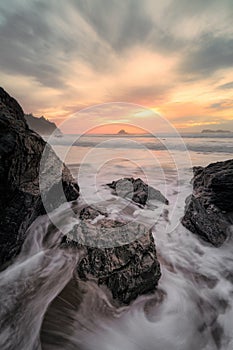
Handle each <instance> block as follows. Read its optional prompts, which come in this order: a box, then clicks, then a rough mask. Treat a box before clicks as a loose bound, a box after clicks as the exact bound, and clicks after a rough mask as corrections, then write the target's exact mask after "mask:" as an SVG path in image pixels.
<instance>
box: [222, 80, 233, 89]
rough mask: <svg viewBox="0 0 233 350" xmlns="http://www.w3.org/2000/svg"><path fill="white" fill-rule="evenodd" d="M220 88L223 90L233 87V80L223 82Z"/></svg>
mask: <svg viewBox="0 0 233 350" xmlns="http://www.w3.org/2000/svg"><path fill="white" fill-rule="evenodd" d="M218 89H221V90H225V89H233V81H231V82H230V83H226V84H223V85H219V86H218Z"/></svg>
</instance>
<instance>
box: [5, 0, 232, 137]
mask: <svg viewBox="0 0 233 350" xmlns="http://www.w3.org/2000/svg"><path fill="white" fill-rule="evenodd" d="M232 18H233V1H232V0H193V1H191V0H163V1H156V0H63V1H62V0H2V1H0V41H1V47H0V65H1V68H0V81H1V83H0V85H1V86H2V87H4V88H5V89H6V90H7V91H8V92H9V93H10V94H11V95H13V96H14V97H15V98H16V99H17V100H18V101H19V102H20V104H21V105H22V106H23V108H24V110H25V112H26V113H29V112H32V113H33V114H34V115H36V116H41V115H44V116H45V117H46V118H49V119H50V120H52V121H55V122H56V123H57V124H58V125H59V123H61V122H62V121H64V120H65V119H66V118H69V117H70V116H71V115H72V114H73V113H76V112H77V111H79V110H81V109H83V108H86V107H90V106H92V105H97V104H102V103H108V105H107V106H108V116H109V117H108V118H109V122H111V120H113V121H114V118H113V114H114V113H113V114H112V113H111V104H109V103H110V102H125V103H127V102H129V103H135V104H137V105H142V106H145V107H146V108H150V109H151V110H152V111H155V112H156V113H159V114H161V115H162V116H164V117H165V118H167V119H168V120H169V121H170V122H171V123H172V124H173V125H174V126H175V127H176V128H178V130H180V131H185V132H192V131H200V130H202V129H206V128H212V129H220V128H221V129H230V130H232V131H233V25H232ZM114 106H115V104H114ZM119 111H120V109H119ZM119 113H120V112H119ZM119 113H118V117H117V118H118V119H119V120H120V119H121V118H122V119H124V120H125V121H127V122H130V123H132V124H134V121H135V113H132V115H128V116H126V115H125V111H124V115H122V116H121V115H120V114H119ZM95 118H96V124H98V123H100V124H101V122H102V121H101V116H100V115H98V113H96V114H95ZM98 118H99V119H98ZM141 118H142V119H143V120H145V125H146V124H147V122H148V120H149V119H148V116H147V114H146V113H145V115H141ZM149 118H150V117H149ZM147 119H148V120H147ZM87 120H88V113H84V114H83V118H82V121H81V123H82V126H84V127H88V122H87ZM104 122H107V119H105V120H104ZM148 123H149V122H148ZM150 123H152V120H150ZM150 125H151V124H150ZM77 131H79V130H78V129H77Z"/></svg>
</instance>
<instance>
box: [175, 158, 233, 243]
mask: <svg viewBox="0 0 233 350" xmlns="http://www.w3.org/2000/svg"><path fill="white" fill-rule="evenodd" d="M193 171H194V178H193V180H192V182H193V194H192V195H191V196H190V197H189V198H187V200H186V209H185V215H184V217H183V219H182V223H183V225H184V226H185V227H186V228H188V229H189V230H190V231H191V232H193V233H195V234H197V235H199V236H200V237H201V238H203V239H204V240H205V241H207V242H209V243H211V244H213V245H214V246H216V247H218V246H220V245H221V244H222V243H223V242H224V241H225V240H226V238H227V237H228V235H230V234H231V225H233V160H232V159H231V160H228V161H224V162H217V163H213V164H210V165H208V166H207V167H205V168H203V167H195V168H194V169H193Z"/></svg>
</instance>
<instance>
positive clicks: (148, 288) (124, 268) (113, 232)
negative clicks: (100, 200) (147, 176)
mask: <svg viewBox="0 0 233 350" xmlns="http://www.w3.org/2000/svg"><path fill="white" fill-rule="evenodd" d="M79 219H80V222H79V224H77V226H76V227H75V228H74V230H73V231H71V232H69V234H68V235H67V238H66V241H67V243H68V244H69V245H75V244H77V245H78V246H79V245H80V244H81V245H84V246H85V247H86V248H85V249H86V253H85V257H84V258H83V259H82V260H81V262H80V264H79V265H78V266H77V272H78V276H79V278H80V279H81V280H83V281H88V280H90V281H94V282H96V283H97V284H98V285H99V286H104V287H107V288H108V289H109V290H110V292H111V294H112V297H113V299H114V300H115V301H116V302H117V303H118V304H129V303H130V302H131V301H133V300H134V299H136V297H138V296H139V295H142V294H147V293H152V292H154V291H155V289H156V287H157V285H158V281H159V279H160V277H161V272H160V264H159V261H158V259H157V255H156V248H155V242H154V238H153V236H152V232H151V230H150V229H148V228H146V227H145V226H144V225H142V224H139V223H137V222H135V221H130V222H126V221H123V222H122V221H119V220H112V219H110V218H109V217H108V215H107V214H106V213H105V212H102V211H100V210H98V209H96V208H92V207H90V206H87V207H84V208H83V209H82V210H81V211H80V214H79Z"/></svg>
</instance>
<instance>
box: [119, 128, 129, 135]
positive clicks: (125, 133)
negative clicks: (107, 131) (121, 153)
mask: <svg viewBox="0 0 233 350" xmlns="http://www.w3.org/2000/svg"><path fill="white" fill-rule="evenodd" d="M117 135H128V133H127V132H126V131H125V130H124V129H121V130H120V131H118V133H117Z"/></svg>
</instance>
